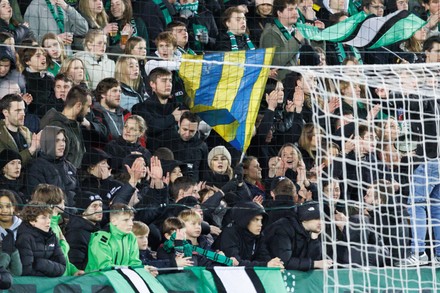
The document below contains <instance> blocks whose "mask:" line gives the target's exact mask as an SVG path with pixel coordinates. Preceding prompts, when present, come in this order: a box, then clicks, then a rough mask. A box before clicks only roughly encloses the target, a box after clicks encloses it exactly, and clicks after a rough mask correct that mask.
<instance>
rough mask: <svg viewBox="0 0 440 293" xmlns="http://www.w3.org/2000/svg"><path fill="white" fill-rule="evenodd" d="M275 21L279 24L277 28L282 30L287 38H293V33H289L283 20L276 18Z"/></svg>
mask: <svg viewBox="0 0 440 293" xmlns="http://www.w3.org/2000/svg"><path fill="white" fill-rule="evenodd" d="M274 22H275V25H276V26H277V28H278V29H279V30H280V31H281V33H282V34H283V36H284V37H285V38H286V40H290V39H291V38H292V35H291V34H289V32H288V31H287V30H286V28H285V27H284V25H282V24H281V22H280V21H279V20H278V18H275V19H274ZM292 27H293V26H292Z"/></svg>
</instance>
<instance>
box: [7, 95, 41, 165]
mask: <svg viewBox="0 0 440 293" xmlns="http://www.w3.org/2000/svg"><path fill="white" fill-rule="evenodd" d="M0 110H1V111H2V113H3V116H4V117H5V119H3V120H1V121H0V152H1V151H3V150H4V149H9V150H13V151H15V152H17V153H20V156H21V158H22V160H23V164H26V163H27V162H28V161H29V160H30V159H31V158H32V156H33V155H34V154H35V153H36V151H37V150H38V149H39V148H40V136H39V135H38V134H32V132H31V131H30V130H29V129H28V128H27V127H26V126H24V119H25V104H24V101H23V98H22V97H21V96H19V95H17V94H8V95H6V96H4V97H3V99H2V100H1V101H0Z"/></svg>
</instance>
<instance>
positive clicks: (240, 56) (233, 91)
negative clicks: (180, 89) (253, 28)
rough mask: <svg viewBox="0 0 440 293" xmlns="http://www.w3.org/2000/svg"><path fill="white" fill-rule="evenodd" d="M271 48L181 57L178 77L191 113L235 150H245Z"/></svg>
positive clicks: (262, 90) (270, 56)
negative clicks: (183, 86)
mask: <svg viewBox="0 0 440 293" xmlns="http://www.w3.org/2000/svg"><path fill="white" fill-rule="evenodd" d="M273 54H274V48H267V49H258V50H252V51H233V52H218V53H212V54H206V55H196V56H193V55H184V56H183V61H182V64H181V66H180V69H179V75H180V77H181V78H182V80H183V81H184V84H185V90H186V92H187V93H188V95H189V96H190V97H191V105H190V108H191V111H192V112H194V113H198V115H199V116H200V118H201V119H202V120H204V121H205V122H206V123H207V124H208V125H210V126H211V127H212V128H213V129H214V130H215V131H216V132H217V133H218V134H219V135H220V136H221V137H223V139H225V140H226V141H227V142H229V143H230V144H231V145H232V146H234V147H235V148H236V149H238V150H240V151H242V152H245V151H246V149H247V148H248V146H249V144H250V141H251V138H252V131H253V128H254V124H255V120H256V119H257V114H258V109H259V107H260V102H261V97H262V95H263V93H264V88H265V86H266V82H267V77H268V75H269V70H270V69H269V67H261V65H271V64H272V58H273Z"/></svg>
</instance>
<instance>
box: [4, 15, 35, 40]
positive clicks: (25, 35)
mask: <svg viewBox="0 0 440 293" xmlns="http://www.w3.org/2000/svg"><path fill="white" fill-rule="evenodd" d="M0 32H2V33H3V32H5V33H10V34H11V35H13V36H14V40H15V43H16V44H21V42H22V41H23V40H25V39H35V36H34V34H33V33H32V31H31V30H30V29H29V28H28V27H27V26H25V25H22V24H18V25H16V26H15V25H12V24H9V25H8V24H7V23H6V21H4V20H3V19H0Z"/></svg>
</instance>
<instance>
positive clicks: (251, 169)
mask: <svg viewBox="0 0 440 293" xmlns="http://www.w3.org/2000/svg"><path fill="white" fill-rule="evenodd" d="M261 170H262V169H261V167H260V163H259V162H258V158H256V157H253V156H247V157H245V158H244V159H243V171H244V173H243V175H244V176H243V179H244V182H245V183H246V185H247V187H248V188H249V190H250V192H251V197H252V198H255V197H261V198H262V199H263V200H264V199H267V198H268V197H267V195H266V192H265V191H264V185H263V184H262V183H261V180H262V179H263V177H262V176H261Z"/></svg>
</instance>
